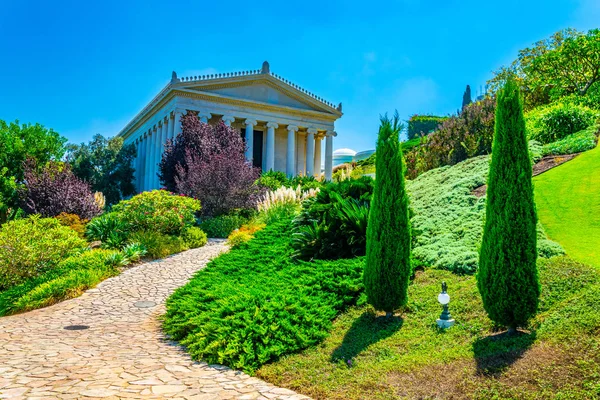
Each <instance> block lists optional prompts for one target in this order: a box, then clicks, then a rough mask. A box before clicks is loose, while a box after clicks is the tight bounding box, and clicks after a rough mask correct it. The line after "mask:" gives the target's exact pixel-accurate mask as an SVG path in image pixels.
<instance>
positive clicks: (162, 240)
mask: <svg viewBox="0 0 600 400" xmlns="http://www.w3.org/2000/svg"><path fill="white" fill-rule="evenodd" d="M129 242H130V243H139V244H140V245H142V246H143V247H144V248H145V249H146V254H147V255H148V256H149V257H150V258H152V259H160V258H165V257H167V256H170V255H171V254H175V253H180V252H182V251H185V250H188V249H189V246H188V244H187V243H186V241H185V240H184V239H183V237H180V236H172V235H165V234H164V233H160V232H154V231H139V232H134V233H132V234H131V235H130V236H129Z"/></svg>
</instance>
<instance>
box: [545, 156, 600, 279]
mask: <svg viewBox="0 0 600 400" xmlns="http://www.w3.org/2000/svg"><path fill="white" fill-rule="evenodd" d="M534 185H535V196H536V197H535V199H536V204H537V209H538V217H539V219H540V221H541V222H542V224H543V225H544V228H545V230H546V233H547V234H548V236H549V237H550V238H551V239H552V240H555V241H557V242H559V243H560V244H561V245H562V246H563V247H564V249H565V250H566V252H567V254H569V255H570V256H571V257H573V258H574V259H576V260H579V261H582V262H585V263H588V264H591V265H594V266H596V267H598V268H600V147H596V148H595V149H594V150H591V151H589V152H586V153H583V154H581V155H579V156H577V157H576V158H575V159H573V160H571V161H569V162H568V163H565V164H563V165H561V166H559V167H556V168H554V169H551V170H550V171H547V172H545V173H543V174H541V175H539V176H537V177H535V178H534Z"/></svg>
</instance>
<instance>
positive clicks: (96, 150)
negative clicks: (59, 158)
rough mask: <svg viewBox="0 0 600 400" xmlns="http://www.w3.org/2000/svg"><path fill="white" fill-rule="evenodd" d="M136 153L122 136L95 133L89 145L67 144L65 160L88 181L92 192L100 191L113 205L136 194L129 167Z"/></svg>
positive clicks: (81, 177) (132, 146)
mask: <svg viewBox="0 0 600 400" xmlns="http://www.w3.org/2000/svg"><path fill="white" fill-rule="evenodd" d="M135 156H136V149H135V146H134V145H133V144H129V145H124V144H123V138H121V137H118V136H116V137H113V138H105V137H104V136H102V135H100V134H97V135H95V136H94V138H93V139H92V140H91V141H90V142H89V143H88V144H85V143H81V144H79V145H76V144H70V145H69V146H68V153H67V161H68V162H69V163H70V164H71V168H72V171H73V173H74V174H75V176H77V177H78V178H79V179H81V180H83V181H86V182H89V183H90V185H91V187H92V190H93V191H96V192H102V194H104V197H106V202H107V203H108V204H115V203H117V202H118V201H119V200H121V199H122V198H123V197H125V196H130V195H132V194H135V187H134V185H133V172H134V169H133V167H132V161H133V159H134V158H135Z"/></svg>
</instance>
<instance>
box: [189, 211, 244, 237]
mask: <svg viewBox="0 0 600 400" xmlns="http://www.w3.org/2000/svg"><path fill="white" fill-rule="evenodd" d="M246 222H247V219H246V218H244V217H241V216H239V215H221V216H218V217H213V218H206V219H204V220H202V221H201V222H200V224H199V226H200V229H202V230H203V231H204V232H206V235H207V236H208V237H210V238H221V239H225V238H226V237H227V236H229V235H230V234H231V232H233V231H234V230H235V229H238V228H239V227H240V226H242V225H243V224H245V223H246Z"/></svg>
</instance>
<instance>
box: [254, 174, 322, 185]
mask: <svg viewBox="0 0 600 400" xmlns="http://www.w3.org/2000/svg"><path fill="white" fill-rule="evenodd" d="M256 183H257V184H258V185H259V186H261V187H263V188H265V189H268V190H277V189H279V188H280V187H282V186H284V187H288V188H292V189H296V188H297V187H298V186H300V189H301V190H308V189H316V188H318V187H321V186H322V183H321V182H320V181H318V180H317V179H316V178H315V177H314V176H301V175H297V176H294V177H293V178H288V176H287V175H286V174H285V173H284V172H281V171H273V170H271V171H268V172H263V174H262V175H261V176H260V178H259V179H258V180H257V181H256Z"/></svg>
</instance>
